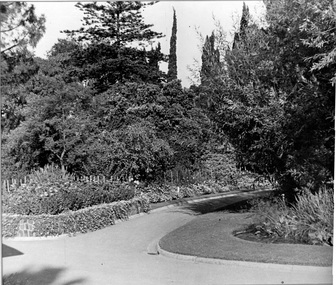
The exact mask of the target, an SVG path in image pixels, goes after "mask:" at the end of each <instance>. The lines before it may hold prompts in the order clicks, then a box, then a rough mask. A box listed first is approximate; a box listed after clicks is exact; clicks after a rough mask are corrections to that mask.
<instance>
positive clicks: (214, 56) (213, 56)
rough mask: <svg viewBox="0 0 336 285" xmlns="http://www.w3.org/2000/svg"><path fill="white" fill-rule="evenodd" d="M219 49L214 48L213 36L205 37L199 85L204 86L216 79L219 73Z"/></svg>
mask: <svg viewBox="0 0 336 285" xmlns="http://www.w3.org/2000/svg"><path fill="white" fill-rule="evenodd" d="M220 68H221V67H220V54H219V49H218V48H215V34H214V32H212V34H211V36H210V37H208V36H206V38H205V43H204V46H203V51H202V67H201V72H200V73H201V74H200V77H201V84H202V85H206V84H207V82H208V81H209V80H212V79H213V78H214V77H216V76H217V75H218V73H219V71H220Z"/></svg>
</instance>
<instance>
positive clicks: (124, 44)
mask: <svg viewBox="0 0 336 285" xmlns="http://www.w3.org/2000/svg"><path fill="white" fill-rule="evenodd" d="M151 4H152V3H150V4H143V3H141V2H132V1H110V2H94V3H78V4H77V5H76V6H77V7H78V8H79V9H81V10H82V11H84V14H85V16H84V19H83V23H84V24H83V27H82V28H80V29H79V30H75V31H65V33H67V34H68V35H70V36H72V37H74V38H75V39H76V40H77V41H78V42H80V43H81V44H83V45H84V46H86V48H85V49H84V51H83V55H82V65H83V66H81V67H84V69H83V70H84V74H83V75H82V79H83V80H84V79H85V80H87V79H89V80H92V81H94V82H95V83H94V86H95V87H96V89H97V90H98V91H99V92H101V91H104V90H106V89H108V88H109V86H111V85H113V84H115V83H116V82H127V81H146V82H147V81H149V79H148V78H149V77H153V78H154V77H155V76H152V74H150V73H151V70H150V68H149V67H148V64H147V61H146V56H147V55H146V54H145V52H144V50H143V48H142V47H141V45H142V46H143V45H146V44H148V43H149V42H150V41H151V40H153V39H155V38H158V37H161V36H162V34H160V33H157V32H154V31H152V30H151V27H152V26H153V25H151V24H146V23H145V22H144V19H143V16H142V14H141V10H142V9H143V7H145V6H147V5H151ZM155 72H156V71H155Z"/></svg>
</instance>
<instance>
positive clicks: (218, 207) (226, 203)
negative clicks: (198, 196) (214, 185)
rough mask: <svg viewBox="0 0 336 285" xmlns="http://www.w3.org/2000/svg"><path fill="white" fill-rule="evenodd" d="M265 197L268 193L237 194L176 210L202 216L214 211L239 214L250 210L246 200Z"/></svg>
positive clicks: (184, 206) (187, 205)
mask: <svg viewBox="0 0 336 285" xmlns="http://www.w3.org/2000/svg"><path fill="white" fill-rule="evenodd" d="M267 195H269V193H268V192H265V193H258V194H251V195H239V194H237V196H233V197H225V196H224V197H219V198H217V199H211V200H206V201H202V202H195V203H190V204H186V205H183V206H182V207H181V208H179V209H176V210H177V211H186V212H189V213H190V214H193V215H203V214H207V213H211V212H215V211H229V212H241V211H246V210H249V209H250V207H251V205H250V204H248V203H246V202H247V201H248V200H250V199H253V198H260V197H263V196H267Z"/></svg>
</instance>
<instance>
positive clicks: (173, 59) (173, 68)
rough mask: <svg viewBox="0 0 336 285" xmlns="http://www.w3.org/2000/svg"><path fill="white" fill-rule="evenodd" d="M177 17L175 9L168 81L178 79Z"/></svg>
mask: <svg viewBox="0 0 336 285" xmlns="http://www.w3.org/2000/svg"><path fill="white" fill-rule="evenodd" d="M176 34H177V19H176V12H175V9H174V16H173V28H172V34H171V37H170V49H169V61H168V81H171V80H174V79H177V56H176V40H177V35H176Z"/></svg>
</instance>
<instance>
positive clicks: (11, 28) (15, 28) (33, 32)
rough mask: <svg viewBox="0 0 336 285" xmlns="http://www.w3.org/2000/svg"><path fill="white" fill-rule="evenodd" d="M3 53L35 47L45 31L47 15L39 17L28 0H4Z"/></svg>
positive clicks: (0, 17)
mask: <svg viewBox="0 0 336 285" xmlns="http://www.w3.org/2000/svg"><path fill="white" fill-rule="evenodd" d="M0 22H1V32H0V33H1V45H0V47H1V55H3V54H5V53H8V52H10V51H11V52H12V51H14V50H15V49H22V48H26V47H27V46H28V45H30V46H32V47H35V46H36V44H37V42H38V41H39V40H40V39H41V37H42V35H43V34H44V32H45V17H44V16H40V17H37V16H36V14H35V7H34V5H29V4H28V3H27V2H2V3H1V6H0Z"/></svg>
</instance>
